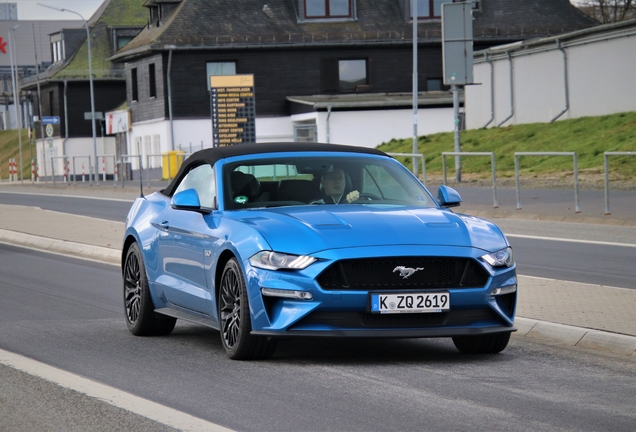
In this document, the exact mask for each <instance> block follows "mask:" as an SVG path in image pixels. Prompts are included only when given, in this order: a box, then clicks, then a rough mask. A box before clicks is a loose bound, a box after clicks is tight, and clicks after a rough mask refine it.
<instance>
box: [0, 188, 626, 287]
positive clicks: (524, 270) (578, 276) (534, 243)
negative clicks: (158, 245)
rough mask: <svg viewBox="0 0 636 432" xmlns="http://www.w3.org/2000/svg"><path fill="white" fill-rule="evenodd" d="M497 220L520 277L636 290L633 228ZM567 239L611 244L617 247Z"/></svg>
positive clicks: (109, 213) (89, 212) (115, 211)
mask: <svg viewBox="0 0 636 432" xmlns="http://www.w3.org/2000/svg"><path fill="white" fill-rule="evenodd" d="M131 203H132V199H130V198H124V199H121V200H115V199H106V198H100V199H90V198H80V197H73V196H59V195H56V196H51V195H29V194H12V193H11V194H9V193H2V192H0V204H12V205H23V206H34V207H40V208H42V209H46V210H53V211H58V212H66V213H71V214H78V215H84V216H90V217H97V218H100V219H107V220H113V221H119V222H123V221H124V220H125V219H126V214H127V213H128V210H129V208H130V205H131ZM460 209H461V208H460ZM495 222H496V223H497V224H499V225H500V227H501V228H502V229H503V231H504V233H505V234H506V235H508V236H509V237H508V239H509V241H510V243H511V245H512V246H513V249H514V253H515V258H516V261H517V265H518V271H519V273H520V274H524V275H528V276H537V277H547V278H553V279H560V280H569V281H574V282H583V283H592V284H599V285H608V286H616V287H622V288H632V289H636V278H635V277H634V272H633V263H635V262H636V247H621V246H620V244H628V245H631V246H634V245H636V230H634V229H633V228H631V227H628V228H626V227H620V226H598V225H595V226H594V229H581V228H583V227H588V225H583V224H579V223H559V224H554V223H549V222H537V221H524V220H508V219H498V220H495ZM526 236H529V237H532V238H527V237H526ZM546 238H561V239H565V240H564V241H554V240H547V239H546ZM567 240H578V241H590V242H605V243H608V242H609V243H616V245H612V244H594V243H579V242H572V241H567Z"/></svg>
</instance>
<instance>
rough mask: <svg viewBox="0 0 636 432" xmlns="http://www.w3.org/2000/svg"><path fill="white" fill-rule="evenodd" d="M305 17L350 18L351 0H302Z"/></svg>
mask: <svg viewBox="0 0 636 432" xmlns="http://www.w3.org/2000/svg"><path fill="white" fill-rule="evenodd" d="M304 3H305V19H316V18H350V17H352V16H353V7H352V3H353V0H304Z"/></svg>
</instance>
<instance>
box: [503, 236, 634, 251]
mask: <svg viewBox="0 0 636 432" xmlns="http://www.w3.org/2000/svg"><path fill="white" fill-rule="evenodd" d="M506 237H514V238H524V239H530V240H548V241H561V242H569V243H585V244H595V245H602V246H622V247H630V248H636V244H631V243H616V242H603V241H595V240H578V239H569V238H559V237H541V236H529V235H523V234H506Z"/></svg>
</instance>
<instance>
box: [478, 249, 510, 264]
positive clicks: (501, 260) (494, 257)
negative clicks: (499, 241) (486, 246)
mask: <svg viewBox="0 0 636 432" xmlns="http://www.w3.org/2000/svg"><path fill="white" fill-rule="evenodd" d="M481 259H483V260H484V261H486V262H487V263H488V264H490V265H491V266H492V267H511V266H512V265H513V264H514V263H515V260H514V258H513V256H512V248H511V247H507V248H505V249H501V250H498V251H497V252H493V253H489V254H486V255H482V256H481Z"/></svg>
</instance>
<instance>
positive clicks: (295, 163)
mask: <svg viewBox="0 0 636 432" xmlns="http://www.w3.org/2000/svg"><path fill="white" fill-rule="evenodd" d="M223 174H224V183H225V196H226V202H225V207H226V208H227V209H242V208H256V207H280V206H298V205H329V204H361V205H364V204H378V205H400V206H417V207H436V206H437V204H436V203H435V201H434V200H433V199H432V197H431V195H430V194H429V193H428V191H427V190H426V189H425V188H424V186H423V185H422V184H421V183H420V182H419V181H418V180H416V179H415V178H414V177H413V176H412V175H411V173H410V172H409V171H408V170H407V169H406V168H405V167H404V166H403V165H401V164H399V163H398V162H396V161H395V160H392V159H389V158H385V157H366V156H360V157H350V156H347V157H329V158H325V157H316V156H314V157H308V156H305V157H293V158H279V157H277V158H259V159H253V160H250V161H242V162H240V163H230V164H227V165H226V166H225V167H224V173H223Z"/></svg>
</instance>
